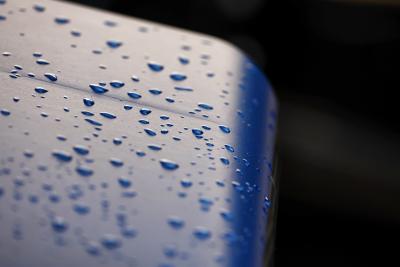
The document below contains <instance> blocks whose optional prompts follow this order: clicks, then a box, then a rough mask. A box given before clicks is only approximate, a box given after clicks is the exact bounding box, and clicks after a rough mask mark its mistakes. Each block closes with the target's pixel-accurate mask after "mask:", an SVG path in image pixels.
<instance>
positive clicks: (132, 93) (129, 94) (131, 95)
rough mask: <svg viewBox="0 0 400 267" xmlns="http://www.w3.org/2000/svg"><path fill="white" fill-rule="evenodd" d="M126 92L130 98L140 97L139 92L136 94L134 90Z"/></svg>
mask: <svg viewBox="0 0 400 267" xmlns="http://www.w3.org/2000/svg"><path fill="white" fill-rule="evenodd" d="M127 94H128V96H129V97H130V98H132V99H139V98H141V97H142V96H141V95H140V94H138V93H136V92H128V93H127Z"/></svg>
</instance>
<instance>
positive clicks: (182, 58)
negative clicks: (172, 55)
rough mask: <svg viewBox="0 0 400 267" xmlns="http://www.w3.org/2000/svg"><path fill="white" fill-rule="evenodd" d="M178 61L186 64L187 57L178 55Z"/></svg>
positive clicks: (187, 61) (187, 62)
mask: <svg viewBox="0 0 400 267" xmlns="http://www.w3.org/2000/svg"><path fill="white" fill-rule="evenodd" d="M178 59H179V62H180V63H181V64H182V65H187V64H189V62H190V61H189V59H188V58H187V57H184V56H180V57H179V58H178Z"/></svg>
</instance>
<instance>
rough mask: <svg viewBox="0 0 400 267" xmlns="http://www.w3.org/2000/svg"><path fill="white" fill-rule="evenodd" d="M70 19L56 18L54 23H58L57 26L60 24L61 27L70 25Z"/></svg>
mask: <svg viewBox="0 0 400 267" xmlns="http://www.w3.org/2000/svg"><path fill="white" fill-rule="evenodd" d="M69 21H70V20H69V18H67V17H61V16H60V17H56V18H54V22H55V23H57V24H60V25H64V24H67V23H69Z"/></svg>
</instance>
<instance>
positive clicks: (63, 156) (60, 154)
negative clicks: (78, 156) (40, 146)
mask: <svg viewBox="0 0 400 267" xmlns="http://www.w3.org/2000/svg"><path fill="white" fill-rule="evenodd" d="M51 154H52V155H53V157H55V158H56V159H58V160H59V161H63V162H70V161H71V160H72V155H71V154H70V153H68V152H65V151H63V150H54V151H53V152H52V153H51Z"/></svg>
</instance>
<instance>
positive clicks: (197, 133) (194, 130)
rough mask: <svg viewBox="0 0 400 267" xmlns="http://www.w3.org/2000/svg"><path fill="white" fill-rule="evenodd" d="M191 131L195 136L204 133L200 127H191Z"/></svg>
mask: <svg viewBox="0 0 400 267" xmlns="http://www.w3.org/2000/svg"><path fill="white" fill-rule="evenodd" d="M192 133H193V134H194V135H195V136H200V135H203V134H204V132H203V130H200V129H197V128H194V129H192Z"/></svg>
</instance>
